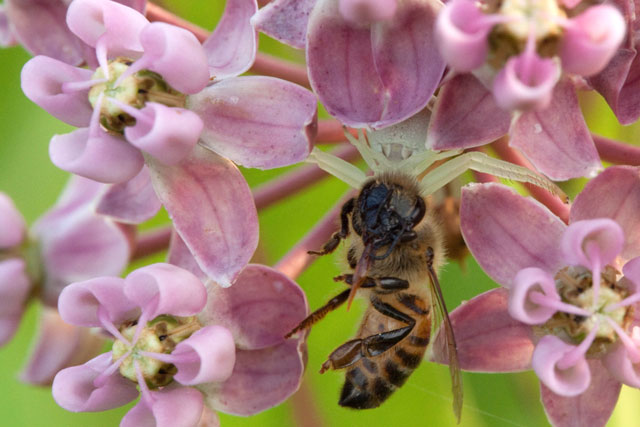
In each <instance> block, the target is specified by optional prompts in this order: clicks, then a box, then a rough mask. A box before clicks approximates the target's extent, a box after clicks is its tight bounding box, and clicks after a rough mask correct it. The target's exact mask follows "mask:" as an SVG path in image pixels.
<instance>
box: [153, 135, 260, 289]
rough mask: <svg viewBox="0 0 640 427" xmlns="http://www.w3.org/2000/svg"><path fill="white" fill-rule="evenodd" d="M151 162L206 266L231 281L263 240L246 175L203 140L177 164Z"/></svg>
mask: <svg viewBox="0 0 640 427" xmlns="http://www.w3.org/2000/svg"><path fill="white" fill-rule="evenodd" d="M149 165H150V172H151V180H152V182H153V185H154V187H155V189H156V194H158V198H159V199H160V201H161V202H162V204H163V205H164V206H165V208H166V209H167V211H168V212H169V216H170V217H171V218H172V220H173V226H174V228H175V229H176V230H177V231H178V233H179V234H180V236H181V237H182V239H183V240H184V241H185V243H186V244H187V247H188V248H189V250H190V251H191V252H192V253H193V255H194V256H195V258H196V260H197V261H198V264H199V265H200V267H201V268H202V270H203V271H204V272H205V273H207V275H208V276H209V277H210V278H211V279H212V280H214V281H216V282H218V283H220V284H222V285H226V286H229V285H230V284H231V283H232V282H233V281H234V280H235V278H236V276H237V275H238V273H239V272H240V270H241V269H242V268H243V267H244V266H245V265H246V264H247V262H249V259H251V256H252V255H253V252H254V251H255V249H256V247H257V245H258V214H257V212H256V208H255V204H254V202H253V195H252V194H251V190H250V189H249V186H248V185H247V182H246V181H245V180H244V177H243V176H242V174H241V173H240V171H238V169H237V168H236V167H235V166H234V165H233V163H231V162H230V161H229V160H227V159H225V158H224V157H220V156H218V155H217V154H215V153H212V152H211V151H209V150H207V149H205V148H202V147H199V146H196V147H195V149H194V152H193V154H192V155H191V156H190V157H188V158H187V159H186V160H183V161H182V163H180V164H179V165H177V166H164V165H161V164H160V163H159V162H155V161H153V160H149ZM196 207H197V209H196Z"/></svg>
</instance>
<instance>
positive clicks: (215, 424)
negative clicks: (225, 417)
mask: <svg viewBox="0 0 640 427" xmlns="http://www.w3.org/2000/svg"><path fill="white" fill-rule="evenodd" d="M198 427H220V418H219V417H218V414H217V413H215V412H214V411H212V410H211V409H209V408H208V407H206V406H204V407H203V408H202V416H201V417H200V421H199V422H198Z"/></svg>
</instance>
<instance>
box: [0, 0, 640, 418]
mask: <svg viewBox="0 0 640 427" xmlns="http://www.w3.org/2000/svg"><path fill="white" fill-rule="evenodd" d="M187 3H188V4H187ZM164 5H165V6H166V7H167V8H169V9H171V10H173V11H175V12H176V13H178V14H179V15H181V16H183V17H185V18H187V19H189V20H191V21H193V22H196V23H198V24H199V25H201V26H203V27H205V28H208V29H211V28H213V27H214V24H215V22H217V20H218V19H219V17H220V15H221V11H222V8H223V6H224V3H223V2H221V1H218V2H211V1H206V2H205V1H203V0H194V1H191V2H184V1H182V2H180V1H177V0H176V1H167V2H165V4H164ZM261 50H263V51H267V52H271V53H274V54H277V55H279V56H282V57H286V58H288V59H296V60H301V59H302V54H301V53H300V52H297V51H293V50H291V49H288V48H285V47H283V46H282V45H280V44H278V43H275V42H273V41H271V40H269V39H267V38H266V37H261ZM28 59H29V55H28V54H27V53H26V52H24V51H23V50H22V49H21V48H19V47H18V48H11V49H4V50H0V64H1V65H2V67H0V87H3V88H4V89H3V90H2V92H3V96H2V100H1V101H0V135H2V137H1V138H2V140H1V141H0V191H3V192H6V193H8V194H9V195H10V196H11V197H12V198H13V200H14V201H15V203H16V205H17V206H18V208H19V209H20V210H21V211H22V212H23V214H24V216H25V217H26V218H27V221H28V222H29V223H32V222H33V221H34V220H35V219H36V218H37V217H38V216H39V215H40V214H42V212H44V211H45V210H46V209H48V207H49V206H50V205H51V204H52V203H53V202H54V201H55V199H56V198H57V195H58V193H59V191H60V190H61V188H62V187H63V185H64V182H65V180H66V179H67V175H66V174H65V173H64V172H62V171H60V170H58V169H56V168H55V167H54V166H53V165H52V164H51V162H50V161H49V158H48V148H47V147H48V141H49V139H50V138H51V136H52V135H54V134H56V133H65V132H68V131H70V130H71V128H69V127H68V126H66V125H65V124H63V123H61V122H59V121H58V120H56V119H54V118H52V117H50V116H49V115H48V114H47V113H45V112H44V111H43V110H41V109H40V108H38V107H37V106H35V105H34V104H32V103H31V102H30V101H29V100H27V99H26V98H25V97H24V96H23V95H22V93H21V90H20V69H21V67H22V65H23V64H24V63H25V62H26V61H27V60H28ZM582 101H583V105H584V110H585V114H586V115H587V118H588V119H587V121H588V123H589V125H590V127H591V129H592V130H594V131H595V132H598V133H600V134H603V135H605V136H609V137H615V138H619V139H623V140H626V141H628V142H634V143H637V141H638V135H639V134H638V127H637V126H632V127H627V128H622V127H620V126H619V125H618V124H617V121H616V119H615V117H614V116H613V115H612V114H611V112H610V111H609V109H608V107H607V106H606V105H605V104H604V103H603V102H602V100H601V99H600V98H598V97H597V96H595V95H587V96H584V97H583V99H582ZM244 172H245V176H246V177H247V179H248V181H249V183H250V184H251V185H252V186H253V185H256V184H258V183H261V182H264V181H266V180H268V179H271V178H273V177H274V176H276V175H277V174H279V173H281V172H282V171H268V172H262V171H254V170H245V171H244ZM577 185H578V186H577V187H576V185H573V186H572V188H573V189H574V190H575V189H576V188H579V186H580V185H581V183H578V184H577ZM346 190H347V188H346V185H344V184H342V183H340V182H338V181H337V180H336V179H333V178H330V179H325V180H324V181H322V182H321V183H319V184H317V185H315V186H313V187H311V188H309V189H308V190H307V191H305V192H304V193H302V194H300V195H298V196H295V197H292V198H290V199H288V200H286V201H284V202H282V203H279V204H277V205H276V206H274V207H271V208H268V209H265V210H264V211H261V212H260V225H261V245H260V249H259V251H260V252H259V256H261V257H263V258H264V259H263V260H261V261H263V262H265V263H268V264H273V263H275V262H276V261H277V260H278V259H279V258H280V257H282V256H283V255H284V254H285V253H286V252H287V251H288V250H289V249H290V248H291V247H292V246H293V245H294V244H295V243H296V242H297V241H298V240H299V239H300V238H301V237H302V236H304V234H305V233H306V232H307V231H308V230H309V229H310V227H311V226H312V225H313V224H315V223H316V222H317V221H318V219H319V218H321V217H322V216H323V215H324V213H325V212H326V211H327V210H328V209H329V208H330V207H331V206H333V204H334V203H335V202H336V201H338V200H339V199H340V198H341V196H342V194H343V193H344V192H345V191H346ZM301 213H302V214H301ZM166 221H167V219H166V215H164V214H160V215H159V216H158V218H156V219H155V220H154V221H153V222H152V223H151V224H148V225H146V227H152V226H157V225H159V224H161V223H166ZM160 260H162V255H159V256H157V257H154V258H151V259H148V260H144V263H147V262H155V261H160ZM337 274H339V270H338V267H337V260H336V259H335V258H334V257H332V256H326V257H323V258H321V259H319V260H318V261H317V262H316V263H315V264H314V265H313V266H312V267H311V268H309V269H308V270H307V271H306V272H305V273H304V274H303V275H302V276H301V277H300V279H299V283H300V285H301V286H302V288H303V289H304V290H305V291H306V293H307V296H308V300H309V305H310V307H311V309H315V308H317V307H319V306H320V305H322V304H324V303H325V302H326V301H327V300H328V299H329V298H331V297H333V296H334V295H335V294H337V293H338V292H339V291H340V290H342V287H341V286H340V285H339V284H335V283H334V282H333V281H332V280H331V278H332V277H333V276H335V275H337ZM441 283H442V287H443V292H444V294H445V298H446V302H447V305H448V307H449V308H450V309H453V308H454V307H456V306H458V305H459V304H460V302H461V301H464V300H468V299H471V298H472V297H473V296H475V295H477V294H479V293H481V292H483V291H485V290H488V289H491V288H493V287H495V286H496V284H495V283H493V281H492V280H491V279H489V278H487V276H486V275H485V274H484V273H483V272H482V271H481V270H480V269H479V268H478V266H477V265H476V264H475V262H473V260H472V259H471V258H468V259H467V263H466V268H464V269H460V267H459V266H458V265H457V264H449V265H447V266H446V267H445V268H444V270H443V271H442V273H441ZM363 308H364V305H363V304H361V303H360V302H358V303H356V304H355V305H354V309H352V310H351V311H349V312H347V311H346V310H344V309H340V310H337V311H336V312H334V313H332V314H331V315H329V316H328V317H327V318H326V319H325V320H324V321H322V322H320V323H319V324H318V325H317V326H315V327H314V328H313V331H312V333H311V335H310V337H309V341H308V347H309V365H308V369H307V372H306V375H305V380H304V384H303V387H302V390H301V391H300V392H299V393H298V394H297V395H296V396H295V397H294V398H292V399H290V400H289V401H288V402H286V403H284V404H282V405H280V406H279V407H276V408H273V409H271V410H269V411H266V412H264V413H262V414H259V415H257V416H254V417H251V418H239V417H233V416H228V415H224V414H220V418H221V421H222V424H223V425H224V426H274V427H275V426H309V427H311V426H352V427H356V426H367V427H375V426H390V425H393V426H407V427H410V426H425V425H434V426H454V425H456V423H455V420H454V417H453V415H452V411H451V394H450V384H449V374H448V370H447V368H446V367H445V366H440V365H435V364H432V363H428V362H424V363H423V364H422V365H421V366H420V367H419V368H418V369H417V370H416V371H415V373H414V374H413V375H412V376H411V377H410V379H409V380H408V382H407V383H406V385H405V386H403V387H402V388H401V389H400V390H398V391H397V392H396V393H394V395H392V396H391V398H390V399H389V400H388V401H387V402H386V403H385V404H384V405H383V406H382V407H380V408H378V409H375V410H367V411H353V410H347V409H344V408H341V407H340V406H338V404H337V400H338V394H339V391H340V387H341V385H342V374H341V373H336V372H328V373H326V374H324V375H320V374H318V369H319V367H320V365H321V364H322V362H323V361H324V360H325V359H326V356H327V355H328V354H329V353H330V352H331V351H332V350H333V349H334V348H335V347H337V346H338V345H340V344H342V343H343V342H344V341H346V340H348V339H349V338H351V337H352V336H353V335H354V333H355V331H356V329H357V325H358V322H359V318H360V315H361V314H362V310H363ZM39 310H40V307H38V306H37V304H32V305H31V306H30V307H29V309H28V310H27V314H26V316H25V318H24V320H23V322H22V324H21V326H20V329H19V331H18V333H17V335H16V336H15V338H14V339H13V340H12V341H11V342H10V343H9V344H8V345H6V346H5V347H4V348H1V349H0V393H2V396H3V397H4V399H3V402H2V403H0V425H3V426H52V425H54V426H115V425H118V423H119V420H120V419H121V417H122V415H123V414H124V413H125V412H126V411H127V410H128V408H129V406H127V407H125V408H120V409H116V410H112V411H108V412H104V413H97V414H72V413H69V412H66V411H65V410H63V409H61V408H59V407H58V406H57V405H56V404H55V403H54V402H53V399H52V398H51V394H50V391H49V389H46V388H36V387H31V386H27V385H24V384H21V383H20V382H19V381H18V379H17V374H18V372H19V371H20V369H21V368H22V366H23V364H24V363H25V358H26V354H27V351H28V350H29V348H30V345H31V341H32V338H33V336H34V333H35V330H36V323H37V322H36V320H37V318H38V313H39ZM463 381H464V393H465V396H464V399H465V405H464V408H463V415H462V422H461V424H460V425H462V426H478V427H479V426H539V425H546V424H547V421H546V417H545V415H544V411H543V408H542V406H541V404H540V399H539V391H538V381H537V379H536V377H535V375H533V374H532V373H531V372H526V373H521V374H511V375H497V374H473V373H464V374H463ZM639 403H640V393H639V392H638V390H635V389H630V388H628V387H624V388H623V392H622V395H621V398H620V401H619V402H618V405H617V407H616V409H615V412H614V414H613V416H612V418H611V421H610V425H611V426H629V425H640V421H637V420H640V405H639ZM631 420H632V421H631Z"/></svg>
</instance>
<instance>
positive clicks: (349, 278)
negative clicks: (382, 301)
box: [333, 274, 409, 294]
mask: <svg viewBox="0 0 640 427" xmlns="http://www.w3.org/2000/svg"><path fill="white" fill-rule="evenodd" d="M333 280H335V281H336V282H342V281H344V282H345V283H346V284H347V285H349V286H351V285H353V274H343V275H340V276H336V277H334V278H333ZM360 287H361V288H375V289H374V291H375V292H376V293H379V294H390V293H393V292H396V291H401V290H403V289H409V282H407V281H406V280H404V279H399V278H397V277H370V276H365V277H364V278H363V282H362V285H361V286H360Z"/></svg>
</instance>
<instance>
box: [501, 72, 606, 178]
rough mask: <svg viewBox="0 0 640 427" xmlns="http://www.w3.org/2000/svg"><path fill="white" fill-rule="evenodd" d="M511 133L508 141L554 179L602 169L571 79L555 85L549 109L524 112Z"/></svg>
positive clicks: (586, 174) (587, 175)
mask: <svg viewBox="0 0 640 427" xmlns="http://www.w3.org/2000/svg"><path fill="white" fill-rule="evenodd" d="M510 135H511V138H510V140H509V144H510V145H511V146H512V147H515V148H517V149H519V150H520V151H522V153H523V154H524V155H525V156H526V157H527V159H529V160H530V161H531V163H533V165H534V166H535V167H536V169H538V170H539V171H540V172H542V173H544V174H545V175H547V176H548V177H549V178H551V179H553V180H566V179H569V178H577V177H580V176H586V177H592V176H594V175H595V173H596V172H597V171H598V170H599V169H601V168H602V166H601V164H600V158H599V157H598V152H597V151H596V148H595V145H594V144H593V139H592V138H591V134H590V133H589V129H588V128H587V125H586V123H585V121H584V117H583V116H582V112H581V111H580V107H579V105H578V98H577V96H576V93H575V89H574V87H573V85H572V84H571V83H570V82H561V83H559V84H558V85H556V89H555V90H554V92H553V102H552V103H551V105H550V106H549V108H546V109H545V110H542V111H529V112H526V113H523V114H522V115H521V116H520V117H519V118H518V119H517V121H516V122H515V124H514V125H513V126H512V129H511V132H510Z"/></svg>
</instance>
